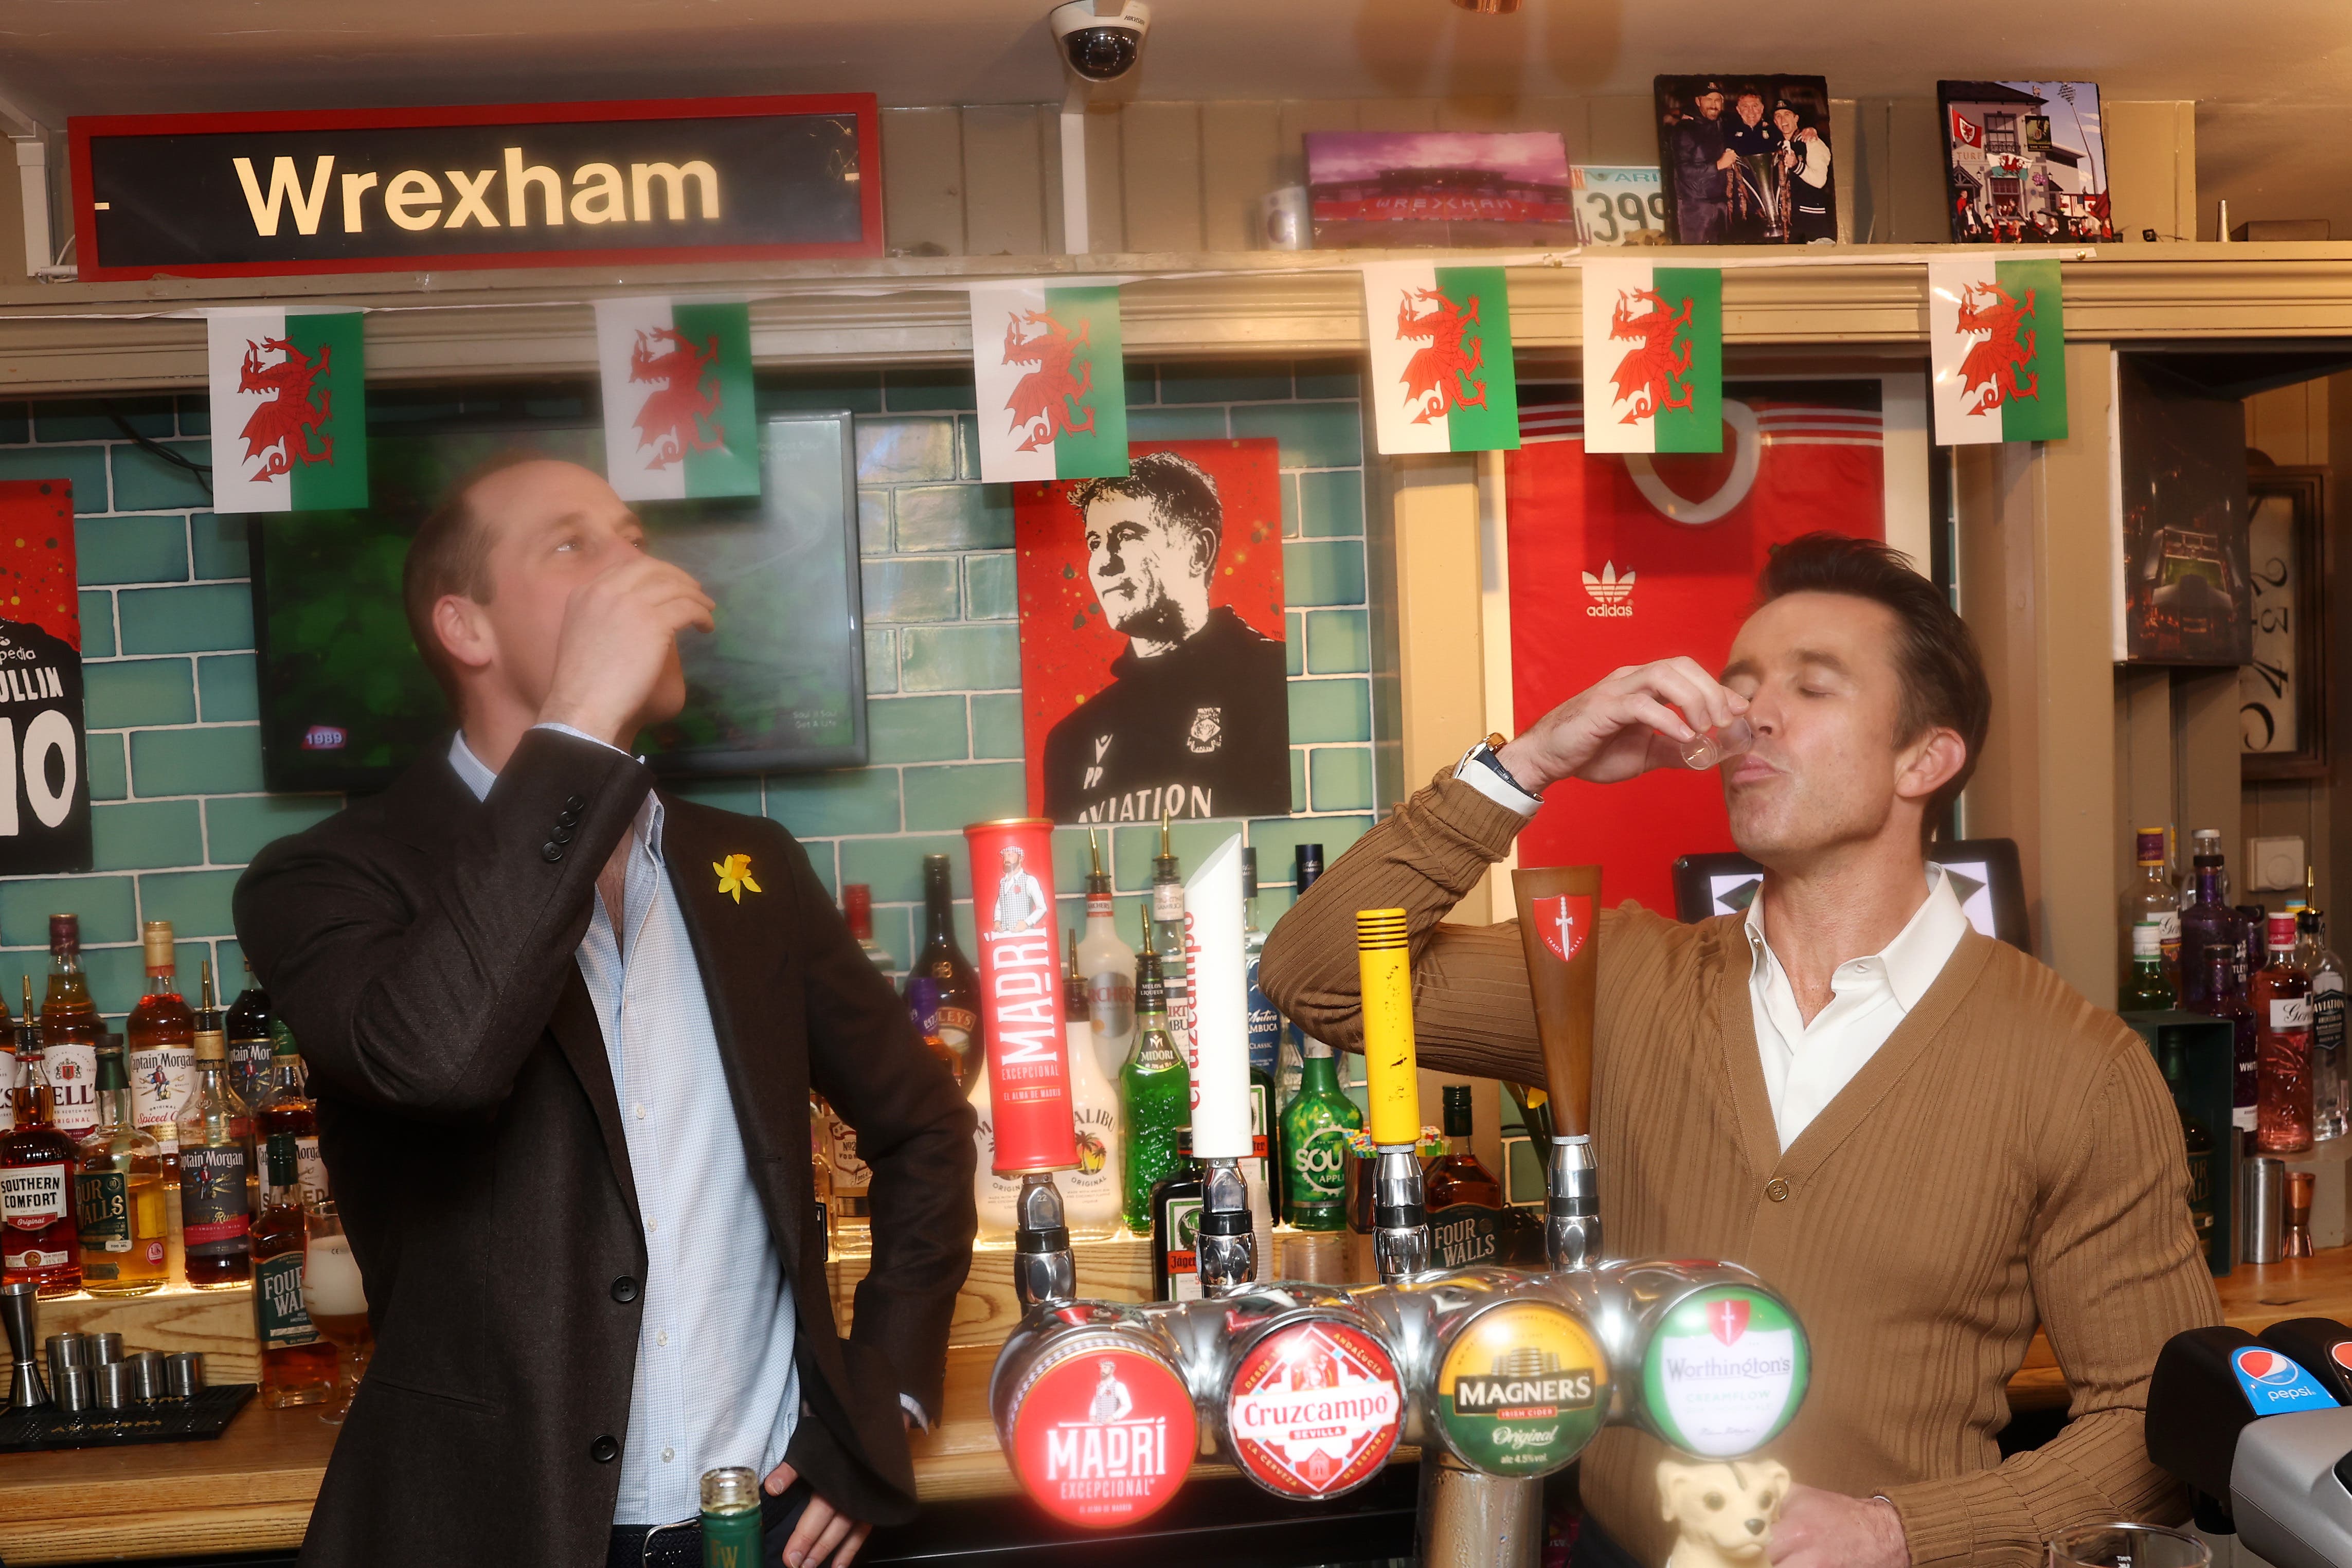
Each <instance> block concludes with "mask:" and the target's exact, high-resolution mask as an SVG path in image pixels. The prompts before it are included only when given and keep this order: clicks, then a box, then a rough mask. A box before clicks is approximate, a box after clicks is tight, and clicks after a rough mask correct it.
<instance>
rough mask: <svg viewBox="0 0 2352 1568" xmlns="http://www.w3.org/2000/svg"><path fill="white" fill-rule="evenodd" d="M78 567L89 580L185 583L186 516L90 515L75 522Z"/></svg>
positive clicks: (186, 559)
mask: <svg viewBox="0 0 2352 1568" xmlns="http://www.w3.org/2000/svg"><path fill="white" fill-rule="evenodd" d="M74 566H75V568H76V570H78V571H79V574H80V576H81V580H82V581H83V582H84V583H85V584H89V585H96V584H100V583H111V582H184V581H186V580H187V576H188V522H187V519H186V518H185V517H89V518H85V519H84V520H83V521H81V522H79V523H77V524H76V525H75V526H74Z"/></svg>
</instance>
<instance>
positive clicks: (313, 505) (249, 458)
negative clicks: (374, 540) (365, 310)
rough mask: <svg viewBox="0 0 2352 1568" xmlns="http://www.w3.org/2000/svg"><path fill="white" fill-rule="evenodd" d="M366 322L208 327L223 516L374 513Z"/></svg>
mask: <svg viewBox="0 0 2352 1568" xmlns="http://www.w3.org/2000/svg"><path fill="white" fill-rule="evenodd" d="M364 319H365V318H364V317H363V316H362V314H361V313H360V312H359V311H357V310H322V311H294V310H276V309H257V310H243V309H240V310H234V311H222V312H220V313H218V314H215V315H213V316H211V317H209V318H208V319H207V320H206V323H205V357H206V359H207V361H209V369H210V371H211V382H212V422H213V506H214V507H215V508H216V509H217V510H220V511H223V512H310V511H320V510H329V509H335V508H341V507H364V506H366V505H367V504H368V478H367V353H366V350H365V349H364V348H363V347H362V338H361V331H360V323H361V322H362V320H364Z"/></svg>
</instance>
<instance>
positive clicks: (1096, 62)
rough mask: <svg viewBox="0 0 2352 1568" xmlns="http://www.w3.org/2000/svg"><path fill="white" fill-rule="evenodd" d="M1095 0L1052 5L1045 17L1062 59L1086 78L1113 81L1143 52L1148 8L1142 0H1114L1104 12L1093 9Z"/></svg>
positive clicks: (1126, 71)
mask: <svg viewBox="0 0 2352 1568" xmlns="http://www.w3.org/2000/svg"><path fill="white" fill-rule="evenodd" d="M1096 7H1097V0H1069V4H1068V5H1056V6H1055V7H1054V9H1053V12H1052V14H1051V15H1050V16H1048V17H1047V18H1046V20H1047V21H1048V22H1050V23H1051V24H1052V25H1053V28H1054V42H1055V46H1056V47H1059V48H1060V49H1061V51H1062V59H1063V61H1064V63H1066V65H1068V67H1069V68H1070V69H1071V70H1072V71H1073V72H1075V73H1076V75H1078V76H1080V77H1083V78H1086V79H1087V81H1097V82H1098V81H1116V80H1118V78H1120V77H1123V76H1125V75H1126V74H1127V73H1128V72H1129V71H1131V70H1133V69H1134V68H1135V62H1136V60H1137V59H1138V58H1139V57H1140V56H1141V55H1142V53H1143V35H1144V34H1145V33H1146V32H1148V31H1150V27H1151V7H1150V5H1146V4H1145V3H1144V0H1118V5H1117V8H1116V9H1115V10H1113V11H1112V12H1110V14H1108V15H1107V16H1106V15H1102V14H1100V13H1098V12H1097V8H1096Z"/></svg>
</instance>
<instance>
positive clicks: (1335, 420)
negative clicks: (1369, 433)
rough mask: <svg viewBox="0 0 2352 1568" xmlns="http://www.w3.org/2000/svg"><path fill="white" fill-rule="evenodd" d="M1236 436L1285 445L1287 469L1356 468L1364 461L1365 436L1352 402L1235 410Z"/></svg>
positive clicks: (1284, 462) (1274, 405) (1264, 405)
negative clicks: (1260, 437) (1264, 437)
mask: <svg viewBox="0 0 2352 1568" xmlns="http://www.w3.org/2000/svg"><path fill="white" fill-rule="evenodd" d="M1234 434H1235V435H1271V436H1273V437H1274V438H1275V439H1276V440H1277V441H1279V442H1280V443H1282V465H1283V466H1284V467H1285V468H1353V467H1355V466H1356V465H1358V464H1360V463H1361V462H1363V460H1364V432H1363V424H1362V422H1361V419H1360V416H1359V415H1358V413H1357V410H1356V405H1355V404H1354V403H1352V402H1299V403H1262V404H1259V405H1257V406H1255V407H1251V408H1236V409H1235V410H1234Z"/></svg>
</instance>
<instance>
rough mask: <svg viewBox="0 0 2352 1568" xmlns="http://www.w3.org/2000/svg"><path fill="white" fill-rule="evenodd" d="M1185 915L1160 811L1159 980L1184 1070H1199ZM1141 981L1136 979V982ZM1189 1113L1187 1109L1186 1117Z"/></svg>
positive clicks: (1156, 868) (1154, 906) (1155, 925)
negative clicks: (1195, 1051)
mask: <svg viewBox="0 0 2352 1568" xmlns="http://www.w3.org/2000/svg"><path fill="white" fill-rule="evenodd" d="M1188 924H1189V923H1188V922H1187V921H1186V920H1185V918H1184V873H1183V869H1182V868H1181V866H1179V865H1178V864H1177V863H1176V851H1175V849H1174V847H1173V846H1171V844H1170V842H1169V838H1168V813H1167V812H1166V811H1164V810H1163V811H1162V812H1160V852H1159V853H1158V854H1156V855H1154V856H1152V857H1151V936H1152V940H1153V942H1154V943H1155V944H1156V945H1157V947H1158V950H1159V953H1160V983H1161V984H1162V985H1164V986H1166V987H1167V988H1168V1035H1169V1038H1170V1039H1171V1040H1174V1041H1175V1042H1176V1054H1177V1055H1179V1056H1181V1057H1182V1058H1183V1059H1184V1071H1187V1072H1196V1071H1199V1070H1200V1066H1201V1062H1200V1058H1199V1057H1198V1056H1196V1055H1195V1054H1194V1052H1193V1046H1192V978H1191V977H1192V951H1191V949H1190V947H1189V946H1187V945H1186V944H1187V940H1188V937H1189V935H1190V934H1189V933H1188V931H1187V930H1186V926H1187V925H1188ZM1139 984H1140V982H1139ZM1189 1116H1190V1113H1189V1112H1188V1113H1187V1117H1188V1119H1189Z"/></svg>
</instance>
